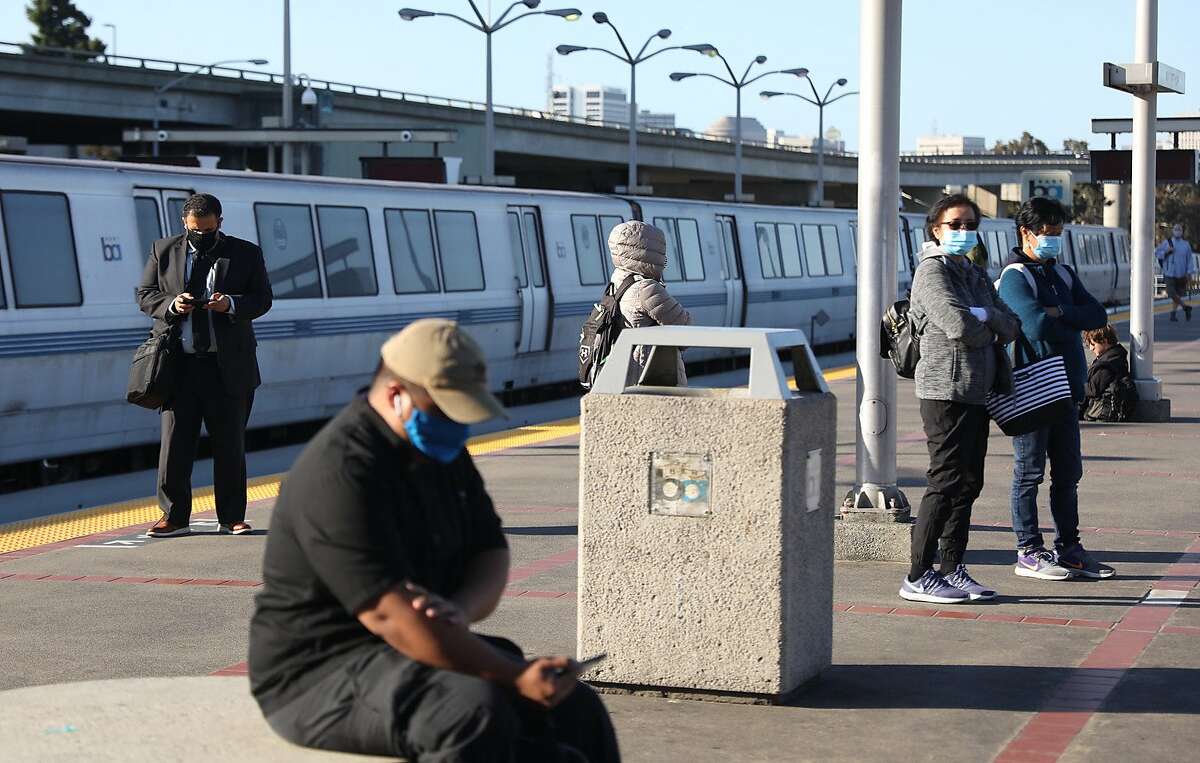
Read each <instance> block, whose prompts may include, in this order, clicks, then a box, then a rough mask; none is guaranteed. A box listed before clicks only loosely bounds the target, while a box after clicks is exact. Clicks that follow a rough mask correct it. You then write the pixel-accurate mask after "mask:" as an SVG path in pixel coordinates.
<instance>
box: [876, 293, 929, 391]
mask: <svg viewBox="0 0 1200 763" xmlns="http://www.w3.org/2000/svg"><path fill="white" fill-rule="evenodd" d="M908 308H909V304H908V300H907V299H902V300H899V301H898V302H895V303H894V304H893V305H892V306H891V307H889V308H888V309H887V311H886V312H885V313H884V314H883V320H882V321H880V322H879V357H881V358H889V359H890V360H891V361H892V365H894V366H895V367H896V373H897V374H899V375H900V376H901V377H903V378H905V379H911V378H913V377H914V376H916V375H917V361H918V360H920V359H921V335H920V332H919V331H917V329H916V328H915V327H914V326H913V321H912V318H911V317H909V314H908Z"/></svg>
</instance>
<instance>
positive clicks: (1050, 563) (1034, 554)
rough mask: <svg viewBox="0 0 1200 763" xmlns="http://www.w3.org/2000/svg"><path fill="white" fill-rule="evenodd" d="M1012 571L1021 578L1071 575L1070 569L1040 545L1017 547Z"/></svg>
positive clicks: (1060, 577)
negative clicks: (1061, 564)
mask: <svg viewBox="0 0 1200 763" xmlns="http://www.w3.org/2000/svg"><path fill="white" fill-rule="evenodd" d="M1013 572H1015V573H1016V574H1017V575H1019V576H1020V577H1023V578H1037V579H1038V580H1066V579H1067V578H1069V577H1071V571H1070V570H1068V569H1067V568H1066V567H1062V566H1060V565H1059V564H1058V560H1057V558H1056V557H1055V556H1054V554H1052V553H1050V552H1049V551H1047V550H1046V549H1044V548H1042V547H1040V546H1039V547H1037V548H1022V549H1019V550H1018V551H1017V566H1016V567H1014V568H1013Z"/></svg>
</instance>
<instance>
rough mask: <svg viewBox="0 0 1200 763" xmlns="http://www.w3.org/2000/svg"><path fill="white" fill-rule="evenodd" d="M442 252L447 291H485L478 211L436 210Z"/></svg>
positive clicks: (439, 250)
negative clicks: (476, 213)
mask: <svg viewBox="0 0 1200 763" xmlns="http://www.w3.org/2000/svg"><path fill="white" fill-rule="evenodd" d="M433 224H434V228H435V229H436V230H437V242H438V254H440V255H441V261H442V283H443V284H445V285H446V291H482V290H483V289H484V287H485V286H486V284H485V282H484V278H483V261H482V260H481V259H480V258H479V229H478V228H477V227H476V226H475V213H474V212H448V211H444V210H438V209H435V210H434V211H433Z"/></svg>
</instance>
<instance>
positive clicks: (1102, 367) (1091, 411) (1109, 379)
mask: <svg viewBox="0 0 1200 763" xmlns="http://www.w3.org/2000/svg"><path fill="white" fill-rule="evenodd" d="M1127 376H1129V353H1128V352H1126V351H1125V348H1124V347H1122V346H1121V345H1120V344H1114V345H1113V346H1112V347H1109V348H1108V349H1107V350H1105V351H1104V352H1102V353H1101V354H1100V355H1099V357H1097V358H1096V359H1095V360H1093V361H1092V365H1090V366H1089V367H1088V372H1087V385H1086V386H1085V387H1084V395H1086V400H1085V401H1084V404H1083V408H1082V409H1081V410H1082V414H1083V417H1084V418H1087V419H1089V420H1096V419H1099V418H1101V415H1100V412H1101V410H1102V409H1101V408H1099V407H1097V404H1099V403H1101V397H1102V396H1103V395H1104V390H1106V389H1108V388H1109V387H1110V386H1112V384H1113V382H1115V381H1117V380H1118V379H1123V378H1125V377H1127Z"/></svg>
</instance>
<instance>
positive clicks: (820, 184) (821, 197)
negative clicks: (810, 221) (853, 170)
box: [759, 75, 858, 207]
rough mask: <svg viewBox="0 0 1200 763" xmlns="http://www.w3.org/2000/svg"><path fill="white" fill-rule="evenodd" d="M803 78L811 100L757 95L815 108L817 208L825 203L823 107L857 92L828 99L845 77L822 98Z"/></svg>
mask: <svg viewBox="0 0 1200 763" xmlns="http://www.w3.org/2000/svg"><path fill="white" fill-rule="evenodd" d="M804 78H805V79H806V80H808V86H809V87H811V88H812V94H813V97H812V98H809V97H808V96H807V95H800V94H799V93H781V92H779V91H777V90H764V91H762V92H761V93H759V95H761V96H762V99H763V100H764V101H769V100H771V99H772V98H776V97H778V96H781V95H790V96H792V97H793V98H799V99H800V100H802V101H808V102H809V103H811V104H812V105H813V106H816V107H817V206H818V207H819V206H821V205H822V204H823V203H824V202H825V107H826V106H828V105H829V104H831V103H833V102H834V101H840V100H841V99H843V98H845V97H846V96H849V95H858V91H857V90H851V91H849V92H846V93H842V94H841V95H839V96H836V97H834V98H830V97H829V94H830V93H832V92H833V89H834V88H835V87H845V86H846V78H845V77H842V78H840V79H838V80H837V81H836V82H834V83H833V84H832V85H830V86H829V89H828V90H826V91H825V95H823V96H822V95H819V94H818V93H817V86H816V85H814V84H813V81H812V77H810V76H808V75H805V76H804Z"/></svg>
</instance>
